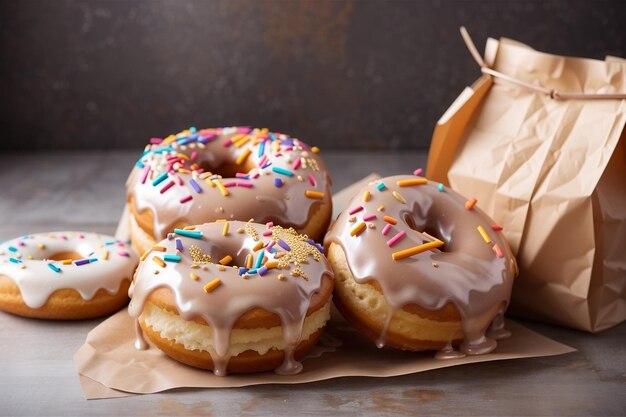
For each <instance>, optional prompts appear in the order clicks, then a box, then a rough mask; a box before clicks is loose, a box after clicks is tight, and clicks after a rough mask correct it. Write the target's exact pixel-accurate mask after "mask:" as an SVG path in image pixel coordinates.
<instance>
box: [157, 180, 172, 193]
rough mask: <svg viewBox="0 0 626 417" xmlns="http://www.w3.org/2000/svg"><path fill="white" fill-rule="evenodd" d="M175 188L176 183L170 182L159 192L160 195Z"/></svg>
mask: <svg viewBox="0 0 626 417" xmlns="http://www.w3.org/2000/svg"><path fill="white" fill-rule="evenodd" d="M173 186H174V181H170V182H168V183H167V184H165V185H164V186H163V188H161V190H160V191H159V193H161V194H163V193H164V192H166V191H167V190H169V189H170V188H172V187H173Z"/></svg>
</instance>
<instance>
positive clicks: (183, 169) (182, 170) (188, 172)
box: [178, 168, 191, 174]
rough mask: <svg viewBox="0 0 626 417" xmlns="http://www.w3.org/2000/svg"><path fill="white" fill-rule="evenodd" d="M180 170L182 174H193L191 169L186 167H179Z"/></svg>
mask: <svg viewBox="0 0 626 417" xmlns="http://www.w3.org/2000/svg"><path fill="white" fill-rule="evenodd" d="M178 172H180V173H181V174H191V171H189V170H188V169H185V168H178Z"/></svg>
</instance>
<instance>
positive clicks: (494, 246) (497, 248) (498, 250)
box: [491, 243, 504, 258]
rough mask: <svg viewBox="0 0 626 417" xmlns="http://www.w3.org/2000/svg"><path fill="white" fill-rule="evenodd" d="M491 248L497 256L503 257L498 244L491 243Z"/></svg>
mask: <svg viewBox="0 0 626 417" xmlns="http://www.w3.org/2000/svg"><path fill="white" fill-rule="evenodd" d="M491 249H493V251H494V252H495V253H496V255H498V258H503V257H504V253H502V249H500V246H498V244H497V243H496V244H495V245H493V246H492V247H491Z"/></svg>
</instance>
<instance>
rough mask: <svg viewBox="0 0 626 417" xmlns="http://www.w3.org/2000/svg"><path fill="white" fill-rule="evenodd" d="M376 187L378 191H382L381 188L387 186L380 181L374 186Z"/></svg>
mask: <svg viewBox="0 0 626 417" xmlns="http://www.w3.org/2000/svg"><path fill="white" fill-rule="evenodd" d="M376 188H377V189H378V191H382V190H384V189H386V188H387V186H386V185H385V183H384V182H381V183H380V184H378V185H377V186H376Z"/></svg>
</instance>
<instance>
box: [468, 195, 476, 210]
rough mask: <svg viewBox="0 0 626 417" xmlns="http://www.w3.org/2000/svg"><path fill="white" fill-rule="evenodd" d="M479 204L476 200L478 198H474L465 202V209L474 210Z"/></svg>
mask: <svg viewBox="0 0 626 417" xmlns="http://www.w3.org/2000/svg"><path fill="white" fill-rule="evenodd" d="M477 202H478V200H476V198H474V197H472V198H470V199H469V200H467V201H466V202H465V208H466V209H468V210H471V209H472V208H474V206H475V205H476V203H477Z"/></svg>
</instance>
